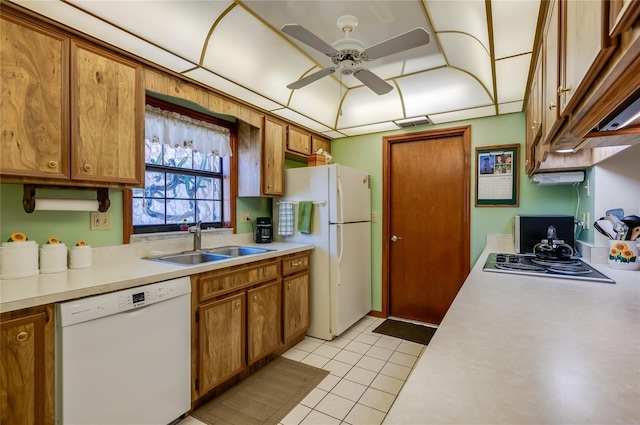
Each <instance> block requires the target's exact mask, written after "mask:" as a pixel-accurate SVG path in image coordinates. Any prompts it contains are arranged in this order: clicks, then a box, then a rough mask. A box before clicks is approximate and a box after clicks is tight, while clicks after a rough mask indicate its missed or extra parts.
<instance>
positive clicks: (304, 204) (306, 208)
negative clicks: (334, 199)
mask: <svg viewBox="0 0 640 425" xmlns="http://www.w3.org/2000/svg"><path fill="white" fill-rule="evenodd" d="M312 222H313V202H311V201H300V202H298V231H299V232H300V233H307V234H309V233H311V223H312Z"/></svg>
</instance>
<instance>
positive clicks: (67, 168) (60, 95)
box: [0, 8, 144, 187]
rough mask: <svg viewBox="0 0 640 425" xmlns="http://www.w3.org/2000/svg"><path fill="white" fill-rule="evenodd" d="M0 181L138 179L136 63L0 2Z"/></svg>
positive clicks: (140, 113)
mask: <svg viewBox="0 0 640 425" xmlns="http://www.w3.org/2000/svg"><path fill="white" fill-rule="evenodd" d="M1 31H2V51H1V52H2V53H1V55H2V61H1V63H2V69H1V75H2V77H1V78H2V81H1V82H2V103H1V106H0V108H1V109H0V113H1V114H0V115H1V117H2V118H1V119H2V136H1V137H2V152H3V155H2V159H0V174H1V175H2V177H3V181H7V182H17V183H35V184H43V185H47V184H49V185H51V184H53V185H62V186H69V185H74V186H115V187H129V186H140V185H142V183H143V181H144V174H143V173H144V164H143V162H142V161H143V149H144V143H143V139H144V85H143V83H142V67H141V65H139V64H138V63H136V62H133V61H131V60H128V59H126V58H124V57H121V56H118V55H116V54H114V53H112V52H110V51H108V50H106V49H102V48H99V47H96V46H94V45H92V44H89V43H86V42H83V41H79V40H77V39H75V38H74V37H72V36H71V35H69V34H66V33H64V32H62V31H57V30H56V29H55V28H53V27H50V26H48V25H46V24H44V23H41V22H39V21H36V20H33V18H28V17H25V16H24V15H21V14H19V13H18V12H15V11H12V10H9V9H6V8H3V9H2V25H1Z"/></svg>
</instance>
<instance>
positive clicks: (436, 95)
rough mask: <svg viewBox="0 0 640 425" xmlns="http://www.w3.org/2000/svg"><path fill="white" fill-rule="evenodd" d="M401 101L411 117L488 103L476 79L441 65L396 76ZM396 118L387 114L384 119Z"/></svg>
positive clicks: (487, 97) (487, 98)
mask: <svg viewBox="0 0 640 425" xmlns="http://www.w3.org/2000/svg"><path fill="white" fill-rule="evenodd" d="M397 82H398V86H399V87H400V91H401V92H402V98H403V101H404V105H405V114H406V115H404V116H409V117H415V116H418V115H429V116H430V117H431V115H432V114H434V113H441V112H446V111H454V110H458V109H460V108H474V107H477V106H481V105H487V104H489V103H491V98H490V97H489V95H488V94H487V92H486V91H485V90H484V89H483V88H482V86H481V85H480V84H479V83H478V81H477V80H475V79H474V78H472V77H471V76H470V75H468V74H466V73H464V72H462V71H460V70H457V69H453V68H441V69H436V70H433V71H429V72H425V73H422V74H418V75H411V76H408V77H403V78H400V79H398V80H397ZM394 118H400V117H397V116H392V115H389V116H387V117H386V119H394Z"/></svg>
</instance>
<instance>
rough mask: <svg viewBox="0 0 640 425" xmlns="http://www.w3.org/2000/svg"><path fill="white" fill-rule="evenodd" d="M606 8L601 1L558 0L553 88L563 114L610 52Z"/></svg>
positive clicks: (569, 109) (592, 79) (589, 81)
mask: <svg viewBox="0 0 640 425" xmlns="http://www.w3.org/2000/svg"><path fill="white" fill-rule="evenodd" d="M608 7H609V2H604V1H577V0H561V2H560V19H561V25H560V51H559V54H560V62H559V65H560V69H559V71H560V72H559V78H560V80H559V83H558V85H557V86H556V87H557V88H556V91H557V94H558V101H559V112H560V115H561V116H563V117H565V116H568V115H569V114H570V113H571V112H572V111H573V108H575V106H576V104H577V103H578V102H579V101H580V100H581V99H582V97H583V96H584V94H585V92H586V91H587V90H588V88H589V87H590V86H591V83H592V82H593V81H594V80H595V78H596V77H597V75H598V74H599V73H600V71H601V70H602V67H603V66H604V64H605V63H606V61H607V59H609V56H611V53H612V52H613V48H614V47H615V43H614V41H615V40H614V39H612V38H611V37H610V36H609V25H608V24H609V22H608V17H609V15H608ZM549 83H551V82H549Z"/></svg>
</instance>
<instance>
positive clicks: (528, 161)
mask: <svg viewBox="0 0 640 425" xmlns="http://www.w3.org/2000/svg"><path fill="white" fill-rule="evenodd" d="M542 113H543V112H542V60H541V59H540V58H538V60H537V61H536V66H535V68H534V71H533V78H532V80H531V89H530V91H529V99H528V103H527V110H526V124H525V125H526V136H525V140H526V149H525V172H526V173H530V172H531V171H532V170H533V169H534V167H535V166H536V161H535V150H536V147H537V144H538V142H539V140H540V134H541V132H542V131H541V130H542Z"/></svg>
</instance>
